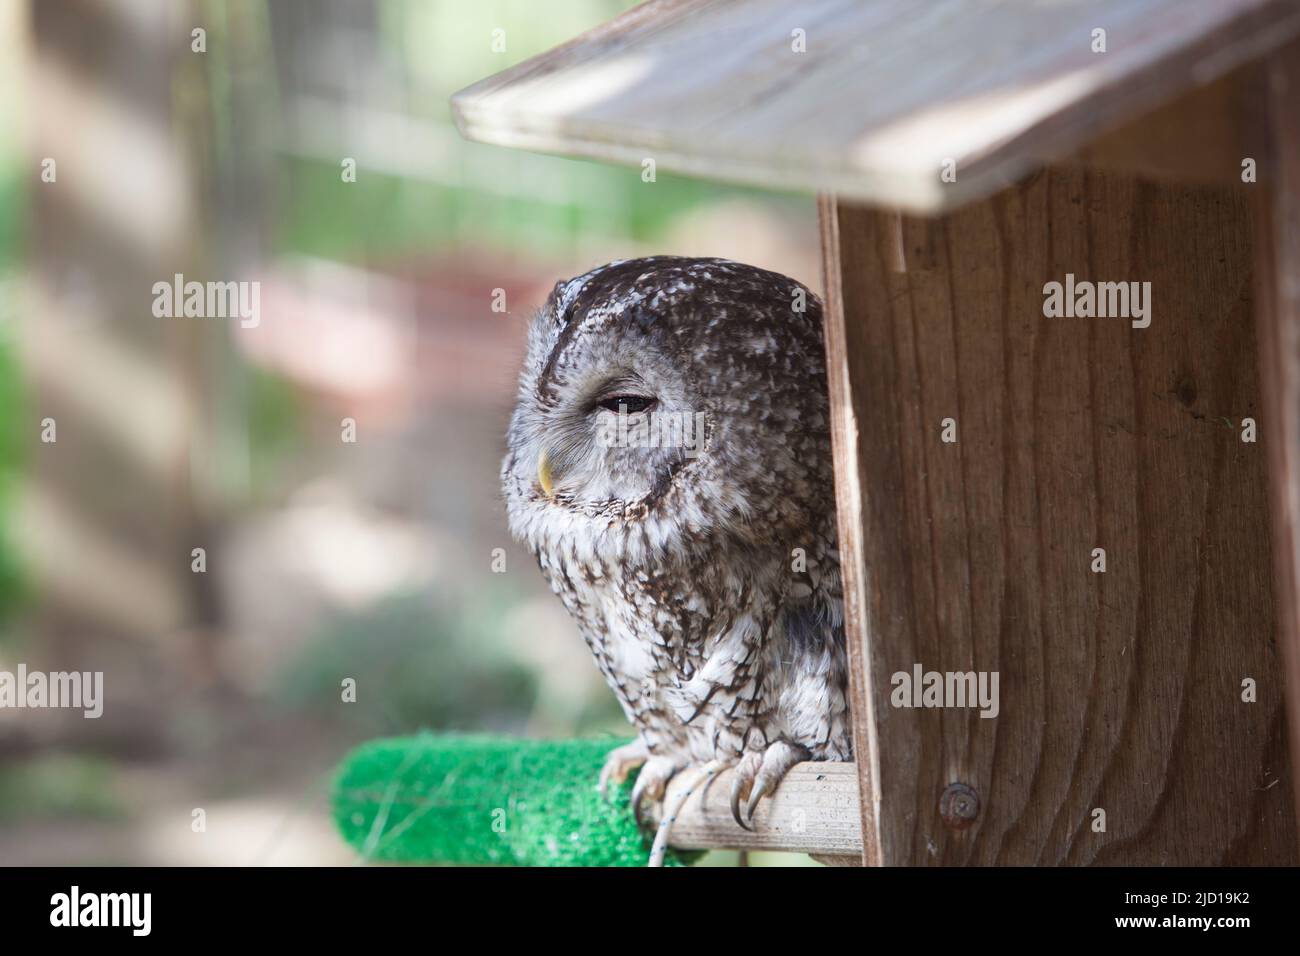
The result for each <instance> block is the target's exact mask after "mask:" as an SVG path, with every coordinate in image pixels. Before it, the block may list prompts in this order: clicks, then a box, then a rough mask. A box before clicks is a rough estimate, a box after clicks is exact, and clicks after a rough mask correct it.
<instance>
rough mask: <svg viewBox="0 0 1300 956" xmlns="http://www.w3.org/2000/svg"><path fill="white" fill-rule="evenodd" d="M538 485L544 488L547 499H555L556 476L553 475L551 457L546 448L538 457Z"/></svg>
mask: <svg viewBox="0 0 1300 956" xmlns="http://www.w3.org/2000/svg"><path fill="white" fill-rule="evenodd" d="M537 483H538V484H539V485H541V486H542V492H543V493H544V494H545V495H546V497H548V498H552V497H554V495H553V493H552V490H553V488H554V487H555V485H554V475H553V474H552V473H551V457H550V455H549V453H548V452H547V451H546V449H545V448H543V449H542V453H541V454H540V455H538V456H537Z"/></svg>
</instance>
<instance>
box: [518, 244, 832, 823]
mask: <svg viewBox="0 0 1300 956" xmlns="http://www.w3.org/2000/svg"><path fill="white" fill-rule="evenodd" d="M508 447H509V451H508V453H507V455H506V458H505V461H504V463H503V466H502V483H503V486H504V491H505V499H506V505H507V509H508V514H509V521H510V528H511V531H512V532H513V533H514V535H515V536H516V537H517V538H519V539H520V540H522V541H524V542H526V543H527V545H528V546H529V548H530V549H531V550H532V551H533V553H534V554H535V555H536V556H537V560H538V563H539V565H540V566H541V569H542V573H543V574H544V575H545V576H546V578H547V579H548V580H549V582H550V585H551V588H552V590H554V591H555V593H556V594H558V595H559V596H560V597H561V598H562V599H563V601H564V604H565V606H566V607H567V609H568V611H569V613H570V614H571V615H572V616H573V617H574V618H575V619H576V621H577V623H578V626H579V628H580V630H581V632H582V635H583V637H584V638H585V639H586V641H587V644H588V645H589V646H590V648H591V652H592V654H593V655H595V658H596V665H597V666H598V667H599V668H600V670H601V672H602V673H603V674H604V676H605V679H606V680H607V681H608V682H609V685H610V687H611V688H613V690H614V693H615V694H616V695H617V697H618V699H619V702H620V703H621V704H622V706H623V710H624V712H625V713H626V714H627V717H628V719H629V720H630V721H631V722H632V723H633V724H634V725H635V726H636V728H637V731H638V739H637V741H636V742H635V743H633V744H629V745H628V746H626V747H622V748H618V749H617V750H615V751H614V752H613V753H612V754H611V755H610V759H609V762H608V763H607V764H606V767H605V772H604V773H603V774H602V778H601V784H602V786H603V785H604V783H605V782H606V780H608V779H611V778H614V779H622V778H623V777H624V776H625V775H626V774H627V773H628V772H630V770H631V769H632V768H634V767H636V766H638V765H642V764H644V766H643V767H642V769H641V772H640V774H639V776H638V778H637V780H636V784H635V787H634V789H633V794H632V801H633V806H634V809H636V810H637V811H638V817H639V816H640V811H641V808H642V802H643V800H660V799H661V798H662V795H663V793H664V790H665V786H666V784H667V782H668V781H669V780H670V779H671V778H672V777H673V776H674V775H675V774H677V773H679V772H681V771H683V770H684V769H686V768H688V767H697V766H701V765H708V766H711V767H715V768H716V767H723V766H734V767H735V770H736V777H735V781H734V784H733V788H732V791H731V795H730V797H731V808H732V813H733V815H734V816H735V817H736V820H737V822H738V823H740V824H741V826H746V825H747V823H746V819H745V818H746V817H748V818H749V819H750V820H752V818H753V812H754V807H755V805H756V804H757V802H758V800H759V799H760V798H761V797H762V796H764V795H766V794H769V793H771V792H772V791H773V790H774V789H775V788H776V786H777V784H778V783H779V782H780V780H781V778H782V777H783V776H784V775H785V773H786V771H788V770H789V769H790V767H791V766H793V765H794V764H795V763H797V762H799V761H801V760H809V759H811V760H846V759H850V758H851V743H850V732H849V719H848V712H847V701H846V680H847V678H846V674H847V667H846V660H845V647H844V628H843V605H842V598H841V588H840V568H839V555H838V552H837V550H836V540H835V505H834V492H833V487H832V472H831V449H830V439H829V423H828V415H827V394H826V371H825V359H824V354H823V345H822V312H821V305H820V303H819V302H818V301H817V299H816V297H815V296H814V295H813V294H812V293H811V292H809V291H808V290H807V289H806V288H804V287H803V286H802V285H800V284H799V283H797V282H795V281H794V280H792V279H788V278H786V277H784V276H781V275H778V274H776V273H773V272H768V271H765V270H763V269H757V268H754V267H752V266H747V265H742V264H740V263H736V262H730V261H727V260H724V259H685V258H676V257H669V256H656V257H652V258H647V259H635V260H631V261H625V262H613V263H610V264H609V265H605V266H601V267H600V268H597V269H593V270H592V271H591V272H588V273H587V274H585V275H582V276H579V277H577V278H576V279H571V280H569V281H567V282H560V283H558V284H557V285H556V286H555V290H554V291H553V292H552V294H551V296H550V299H549V301H548V302H547V304H546V306H545V308H544V309H543V310H542V311H541V312H540V313H539V314H538V315H537V317H536V318H535V320H534V321H533V324H532V327H531V329H530V333H529V340H528V354H527V359H526V361H525V365H524V369H523V373H522V375H521V378H520V385H519V395H518V404H517V406H516V408H515V410H514V414H513V417H512V418H511V422H510V428H509V434H508ZM742 804H743V807H744V809H743V812H742Z"/></svg>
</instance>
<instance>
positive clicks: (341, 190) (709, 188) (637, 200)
mask: <svg viewBox="0 0 1300 956" xmlns="http://www.w3.org/2000/svg"><path fill="white" fill-rule="evenodd" d="M461 148H462V149H463V151H464V152H465V155H466V162H465V164H464V165H465V166H467V167H469V168H474V167H476V166H479V167H481V166H484V165H487V166H493V165H495V166H500V167H501V169H500V171H499V173H497V174H495V175H494V176H493V178H494V179H500V180H501V181H504V182H511V181H520V180H526V181H527V180H537V181H542V182H545V183H546V188H545V190H544V191H539V194H537V195H534V194H532V193H530V192H528V191H527V190H518V191H516V192H513V193H512V192H501V191H490V190H485V189H478V188H475V187H474V185H473V183H470V184H468V185H467V184H465V183H460V182H457V183H455V184H448V185H442V184H439V183H436V182H432V181H428V180H417V179H409V178H405V177H401V176H395V175H388V174H385V173H383V172H378V171H375V170H369V169H364V170H362V171H361V172H360V173H359V174H358V177H357V181H356V182H354V183H347V184H344V183H342V182H341V181H340V178H339V174H340V169H339V167H338V166H337V165H335V164H331V163H324V162H317V161H313V160H308V159H292V160H289V161H287V162H286V165H285V166H284V168H283V170H282V181H281V187H282V193H283V195H284V197H285V210H284V216H283V218H282V219H281V221H280V223H279V234H278V237H277V244H278V246H279V248H280V249H281V250H282V251H291V252H298V253H304V254H307V255H312V256H319V257H321V258H330V259H338V260H343V261H351V262H363V261H365V260H367V259H372V258H375V259H383V258H393V257H396V256H399V255H400V254H402V253H404V252H407V251H410V252H412V253H419V254H422V255H423V254H427V253H428V252H429V250H430V249H438V248H452V247H462V246H465V245H467V244H468V245H469V246H487V247H505V248H511V249H515V250H522V251H526V252H531V253H533V254H535V255H539V256H541V255H552V256H553V255H555V253H556V251H557V249H559V250H566V249H569V248H571V247H577V246H578V245H579V244H580V243H582V244H585V245H590V244H591V242H592V240H593V238H594V237H595V238H598V237H602V236H604V237H608V238H609V239H610V240H611V241H615V240H617V241H619V242H624V241H626V240H628V239H633V240H638V241H641V242H653V241H654V240H655V239H656V238H658V237H659V236H661V235H662V234H663V233H664V232H665V231H666V230H667V229H668V227H669V226H670V225H671V224H672V222H673V220H674V219H676V218H677V217H678V216H680V215H681V214H682V213H684V212H687V211H688V210H690V209H692V208H694V207H696V206H697V205H698V204H700V203H702V202H704V201H706V200H711V201H716V200H717V199H718V197H719V196H723V195H730V194H735V195H746V194H747V191H746V190H742V189H728V188H727V187H721V186H717V185H712V184H708V183H703V182H698V181H696V180H692V179H685V178H682V177H679V176H673V175H670V174H667V173H664V172H662V171H661V172H660V173H659V174H658V176H657V180H656V182H654V183H653V184H647V183H643V182H642V181H641V178H640V171H639V170H637V169H629V168H624V167H615V166H606V165H601V164H597V163H588V162H583V161H579V160H571V159H560V158H557V157H551V156H534V155H529V154H510V153H507V152H506V151H504V150H493V147H488V146H480V145H477V144H468V143H467V144H464V145H463V146H462V147H461ZM765 197H766V200H767V201H768V202H770V201H771V197H770V195H767V194H765ZM557 198H558V201H557Z"/></svg>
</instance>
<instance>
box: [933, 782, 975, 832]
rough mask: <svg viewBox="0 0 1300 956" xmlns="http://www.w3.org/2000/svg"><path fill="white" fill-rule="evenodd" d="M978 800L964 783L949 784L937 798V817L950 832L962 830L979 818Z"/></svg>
mask: <svg viewBox="0 0 1300 956" xmlns="http://www.w3.org/2000/svg"><path fill="white" fill-rule="evenodd" d="M979 812H980V798H979V794H977V793H976V792H975V790H974V789H973V788H971V787H969V786H967V785H966V784H964V783H950V784H948V786H946V787H944V788H943V793H942V794H940V796H939V816H940V817H942V818H943V824H944V826H946V827H947V828H948V829H950V830H964V829H966V828H967V827H968V826H970V825H971V824H972V823H974V822H975V818H976V817H977V816H979Z"/></svg>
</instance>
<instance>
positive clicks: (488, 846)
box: [333, 734, 699, 866]
mask: <svg viewBox="0 0 1300 956" xmlns="http://www.w3.org/2000/svg"><path fill="white" fill-rule="evenodd" d="M620 743H623V741H619V740H569V741H538V740H507V739H502V738H496V737H486V736H465V737H436V736H433V735H429V734H422V735H420V736H418V737H408V738H399V739H395V740H376V741H372V742H371V743H368V744H365V745H364V746H362V747H360V748H358V749H357V750H355V751H354V752H353V753H352V754H350V755H349V756H348V757H347V759H346V760H345V761H344V762H343V765H342V767H341V768H340V770H339V773H338V776H337V779H336V781H335V785H334V794H333V808H334V820H335V823H336V824H337V826H338V828H339V831H340V832H341V833H342V834H343V837H344V839H346V840H347V841H348V843H349V844H351V845H352V846H353V847H355V848H356V849H357V851H358V853H360V854H361V856H362V857H364V858H365V859H369V860H383V861H388V862H401V863H444V864H447V863H450V864H468V865H479V866H482V865H490V864H505V865H514V866H644V865H645V863H646V861H647V860H648V859H649V855H650V841H649V839H648V836H647V835H646V834H643V833H642V832H641V831H640V830H639V829H638V828H637V825H636V821H635V819H634V818H633V816H632V810H631V804H630V802H629V797H630V794H631V787H632V782H633V781H632V780H629V781H627V782H626V783H624V784H622V785H619V786H617V787H613V788H612V789H611V791H610V793H609V797H608V799H605V798H602V797H601V796H600V794H599V793H598V792H597V790H596V781H597V780H598V779H599V776H600V768H601V766H602V765H603V764H604V761H605V755H606V754H608V753H609V751H610V750H611V749H613V748H614V747H615V746H617V745H619V744H620ZM698 856H699V854H691V855H689V858H690V859H694V858H696V857H698ZM667 862H668V865H673V866H679V865H681V864H682V863H683V862H684V857H683V855H679V854H670V855H669V859H668V860H667Z"/></svg>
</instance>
